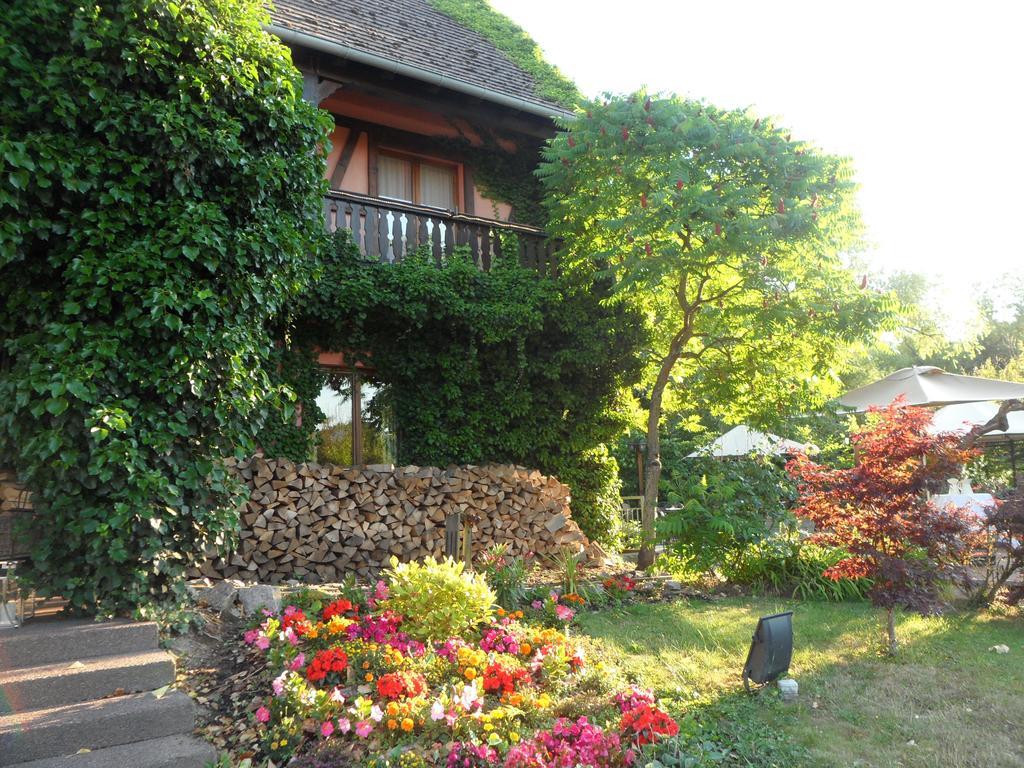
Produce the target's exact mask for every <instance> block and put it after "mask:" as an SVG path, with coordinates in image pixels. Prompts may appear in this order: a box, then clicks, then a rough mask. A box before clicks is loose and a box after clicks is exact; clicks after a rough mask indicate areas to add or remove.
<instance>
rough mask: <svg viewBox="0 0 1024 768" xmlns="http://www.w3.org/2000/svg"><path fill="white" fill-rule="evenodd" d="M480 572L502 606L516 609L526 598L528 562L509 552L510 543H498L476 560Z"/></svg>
mask: <svg viewBox="0 0 1024 768" xmlns="http://www.w3.org/2000/svg"><path fill="white" fill-rule="evenodd" d="M476 569H477V572H478V573H480V574H481V575H482V576H483V577H484V578H485V579H487V583H488V584H489V585H490V587H491V589H493V590H494V594H495V599H496V601H497V603H498V605H500V606H501V607H502V608H504V609H505V610H507V611H514V610H516V609H517V608H518V607H519V606H520V605H522V604H523V602H524V601H525V600H526V573H527V568H526V562H525V561H524V560H523V558H521V557H512V556H511V555H509V554H508V545H506V544H497V545H495V546H494V547H492V548H491V549H490V551H488V552H485V553H484V554H483V555H481V556H480V557H479V558H477V561H476Z"/></svg>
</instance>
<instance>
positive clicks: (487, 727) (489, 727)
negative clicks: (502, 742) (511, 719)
mask: <svg viewBox="0 0 1024 768" xmlns="http://www.w3.org/2000/svg"><path fill="white" fill-rule="evenodd" d="M484 730H485V731H493V730H494V726H493V725H491V724H490V723H484Z"/></svg>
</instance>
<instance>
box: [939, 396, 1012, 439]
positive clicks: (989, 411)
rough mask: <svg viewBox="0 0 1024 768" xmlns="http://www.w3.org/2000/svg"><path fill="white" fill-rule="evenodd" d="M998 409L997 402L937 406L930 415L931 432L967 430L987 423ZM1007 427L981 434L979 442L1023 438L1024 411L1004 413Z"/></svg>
mask: <svg viewBox="0 0 1024 768" xmlns="http://www.w3.org/2000/svg"><path fill="white" fill-rule="evenodd" d="M998 410H999V405H998V403H960V404H958V405H947V406H946V407H945V408H939V410H937V411H936V412H935V413H934V414H933V415H932V426H931V428H930V429H931V432H933V433H939V432H968V431H970V430H971V429H972V428H974V427H976V426H978V425H979V424H987V423H988V422H989V420H990V419H991V418H992V417H993V416H995V415H996V412H997V411H998ZM1006 419H1007V422H1008V423H1009V427H1010V428H1009V429H1007V430H1005V431H1004V430H1001V429H997V430H995V431H993V432H988V433H986V434H984V435H982V437H981V439H980V440H979V442H983V443H997V442H1007V441H1010V440H1024V411H1011V412H1010V413H1008V414H1006Z"/></svg>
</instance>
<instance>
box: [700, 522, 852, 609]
mask: <svg viewBox="0 0 1024 768" xmlns="http://www.w3.org/2000/svg"><path fill="white" fill-rule="evenodd" d="M845 557H848V555H847V553H846V552H844V551H843V550H841V549H835V548H832V547H822V546H818V545H816V544H810V543H808V542H807V541H805V540H803V539H802V538H801V537H800V535H799V534H796V533H788V534H780V535H776V536H772V537H771V538H768V539H765V540H764V541H761V542H758V543H755V544H752V545H750V546H749V547H747V548H746V549H744V550H743V551H741V552H739V553H737V554H736V555H735V556H733V557H731V558H730V559H729V560H727V561H726V562H725V563H724V564H723V565H722V566H721V568H720V573H721V575H722V576H723V577H724V578H725V579H727V580H728V581H730V582H732V583H734V584H742V585H746V586H749V587H752V588H753V589H755V590H758V591H762V592H770V593H772V594H784V595H789V596H790V597H794V598H799V599H801V600H832V601H840V600H862V599H864V598H865V596H866V595H867V591H868V589H869V588H870V587H871V580H870V579H866V578H859V579H849V578H842V579H838V580H833V579H828V578H826V577H825V576H823V575H822V573H824V571H825V570H826V569H827V568H830V567H832V566H833V565H835V564H836V563H838V562H839V561H840V560H842V559H844V558H845Z"/></svg>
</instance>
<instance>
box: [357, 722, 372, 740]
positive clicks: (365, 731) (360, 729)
mask: <svg viewBox="0 0 1024 768" xmlns="http://www.w3.org/2000/svg"><path fill="white" fill-rule="evenodd" d="M371 733H373V723H370V722H367V721H366V720H360V721H359V722H358V723H356V736H358V737H359V738H360V739H365V738H366V737H367V736H369V735H370V734H371Z"/></svg>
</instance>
